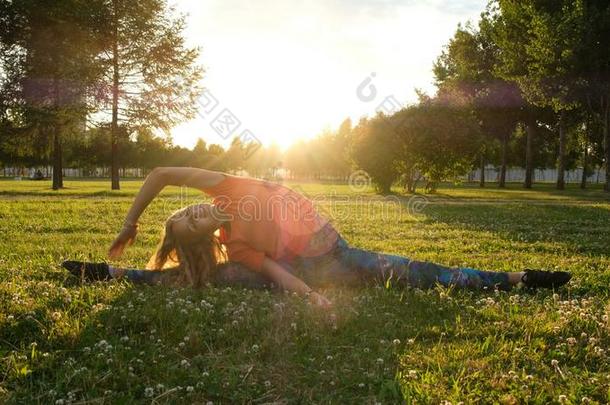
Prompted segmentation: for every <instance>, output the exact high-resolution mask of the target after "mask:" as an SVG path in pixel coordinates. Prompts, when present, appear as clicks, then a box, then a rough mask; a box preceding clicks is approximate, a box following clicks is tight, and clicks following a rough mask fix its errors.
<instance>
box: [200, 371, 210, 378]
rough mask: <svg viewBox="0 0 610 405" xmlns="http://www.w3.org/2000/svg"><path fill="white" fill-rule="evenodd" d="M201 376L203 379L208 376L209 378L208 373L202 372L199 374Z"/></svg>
mask: <svg viewBox="0 0 610 405" xmlns="http://www.w3.org/2000/svg"><path fill="white" fill-rule="evenodd" d="M201 375H202V376H203V377H209V376H210V373H208V372H207V371H204V372H203V373H201Z"/></svg>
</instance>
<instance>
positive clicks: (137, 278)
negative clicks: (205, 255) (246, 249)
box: [110, 262, 272, 289]
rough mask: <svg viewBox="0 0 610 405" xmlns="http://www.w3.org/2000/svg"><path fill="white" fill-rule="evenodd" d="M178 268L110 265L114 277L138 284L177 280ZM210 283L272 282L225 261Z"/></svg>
mask: <svg viewBox="0 0 610 405" xmlns="http://www.w3.org/2000/svg"><path fill="white" fill-rule="evenodd" d="M178 271H180V270H179V269H177V268H172V269H165V270H138V269H122V268H117V267H113V266H110V275H111V276H112V277H113V278H125V279H127V280H129V281H130V282H132V283H136V284H149V285H158V284H164V283H165V281H166V280H169V281H171V280H175V278H176V277H177V274H176V272H178ZM210 283H211V284H212V285H214V286H218V287H226V286H231V287H243V288H252V289H264V288H270V287H272V286H271V283H270V282H269V280H267V279H266V278H265V277H264V276H262V275H261V274H260V273H257V272H255V271H252V270H249V269H248V268H247V267H245V266H243V265H241V264H239V263H233V262H228V263H223V264H221V265H219V266H218V268H217V269H216V271H215V272H214V274H213V275H212V278H211V280H210Z"/></svg>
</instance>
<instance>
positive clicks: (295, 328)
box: [290, 322, 297, 330]
mask: <svg viewBox="0 0 610 405" xmlns="http://www.w3.org/2000/svg"><path fill="white" fill-rule="evenodd" d="M290 327H291V328H292V329H294V330H297V324H296V322H292V323H291V324H290Z"/></svg>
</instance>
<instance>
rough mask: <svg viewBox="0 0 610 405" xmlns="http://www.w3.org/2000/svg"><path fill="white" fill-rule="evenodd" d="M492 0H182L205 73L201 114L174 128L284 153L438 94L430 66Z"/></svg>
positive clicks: (183, 139) (183, 135) (188, 141)
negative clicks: (420, 94)
mask: <svg viewBox="0 0 610 405" xmlns="http://www.w3.org/2000/svg"><path fill="white" fill-rule="evenodd" d="M485 4H486V0H461V1H460V0H454V1H451V0H427V1H423V0H421V1H420V0H403V1H398V0H368V1H367V0H309V1H292V0H282V1H278V0H273V1H272V0H179V1H177V2H175V3H174V5H175V7H176V10H177V12H179V13H184V14H187V16H186V18H187V29H186V32H185V34H186V37H187V43H188V44H189V45H190V46H196V47H199V48H200V52H201V55H200V61H199V62H200V63H201V65H203V67H204V68H205V70H206V73H205V75H204V79H203V82H202V84H203V86H204V87H205V88H206V89H207V90H206V93H205V94H204V96H203V97H202V98H201V100H200V113H199V114H198V116H197V118H196V119H194V120H192V121H189V122H186V123H184V124H181V125H179V126H177V127H176V128H174V129H173V130H172V137H173V139H174V143H176V144H178V145H182V146H186V147H192V146H193V145H194V144H195V142H196V140H197V138H203V139H204V140H205V141H206V142H207V143H218V144H221V145H223V146H226V145H228V143H229V142H230V141H231V139H233V138H234V137H236V136H238V137H242V138H248V139H250V140H252V139H255V140H256V141H258V142H261V143H262V144H264V145H271V144H273V143H275V144H277V145H279V146H280V147H281V148H283V149H284V148H286V147H288V146H289V145H290V144H292V143H293V142H294V141H295V140H296V139H299V138H312V137H314V136H316V135H318V134H320V133H321V132H323V131H324V130H327V129H331V130H333V129H336V128H337V127H338V126H339V125H340V124H341V122H342V121H343V120H344V119H346V118H348V117H349V118H351V119H352V121H353V122H357V121H358V119H359V118H360V117H362V116H367V115H368V116H371V115H374V114H375V112H376V111H378V110H383V111H385V112H391V111H393V110H396V109H398V108H400V106H401V105H404V104H408V103H412V102H415V101H416V99H417V98H416V94H415V89H416V88H417V89H422V90H424V91H426V92H427V93H429V94H433V93H434V84H433V75H432V64H433V62H434V61H435V59H436V58H437V57H438V55H439V54H440V53H441V51H442V48H443V46H444V45H446V44H447V42H448V41H449V39H450V38H451V37H452V36H453V33H454V32H455V30H456V28H457V25H458V23H460V22H462V23H465V22H467V21H469V20H471V21H473V22H476V21H477V20H478V17H479V15H480V13H481V12H482V11H483V10H484V8H485Z"/></svg>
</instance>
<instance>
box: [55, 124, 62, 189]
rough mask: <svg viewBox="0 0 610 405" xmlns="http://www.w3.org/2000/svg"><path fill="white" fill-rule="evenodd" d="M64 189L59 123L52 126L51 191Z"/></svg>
mask: <svg viewBox="0 0 610 405" xmlns="http://www.w3.org/2000/svg"><path fill="white" fill-rule="evenodd" d="M63 187H64V178H63V167H62V150H61V131H60V128H59V123H58V122H55V123H54V124H53V190H59V189H60V188H63Z"/></svg>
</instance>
